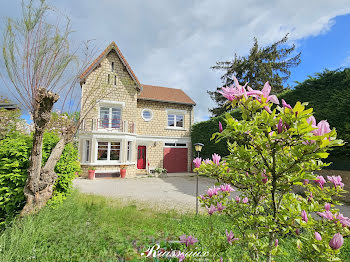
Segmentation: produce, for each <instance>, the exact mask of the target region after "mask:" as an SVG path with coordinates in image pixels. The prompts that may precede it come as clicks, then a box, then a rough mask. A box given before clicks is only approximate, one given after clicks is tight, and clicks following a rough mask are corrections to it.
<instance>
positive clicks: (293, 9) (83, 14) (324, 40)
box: [0, 0, 350, 121]
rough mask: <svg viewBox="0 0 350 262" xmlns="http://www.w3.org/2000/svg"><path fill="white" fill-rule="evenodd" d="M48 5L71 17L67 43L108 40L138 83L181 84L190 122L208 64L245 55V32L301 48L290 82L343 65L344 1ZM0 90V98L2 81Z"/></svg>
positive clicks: (202, 113)
mask: <svg viewBox="0 0 350 262" xmlns="http://www.w3.org/2000/svg"><path fill="white" fill-rule="evenodd" d="M0 3H1V6H0V7H1V8H0V18H1V19H5V17H8V16H10V17H19V16H20V14H21V9H20V3H21V0H0ZM48 3H49V4H50V5H52V6H55V7H56V8H57V10H59V11H60V12H61V14H62V15H63V14H64V15H68V16H69V17H70V18H71V25H72V29H73V30H74V33H73V36H72V41H73V42H74V43H75V44H77V45H79V44H80V43H82V42H83V41H86V40H93V41H91V43H93V45H94V46H96V47H97V48H98V49H99V50H100V51H102V50H103V49H105V48H106V47H107V45H108V44H109V43H110V42H112V41H115V42H116V43H117V45H118V46H119V48H120V49H121V51H122V53H123V54H124V56H125V58H126V59H127V61H128V63H129V64H130V66H131V68H132V69H133V71H134V72H135V74H136V76H137V77H138V79H139V80H140V82H141V83H143V84H151V85H160V86H166V87H172V88H181V89H183V90H184V91H185V92H186V93H187V94H188V95H189V96H190V97H191V98H192V99H193V100H194V101H195V102H196V103H197V106H196V108H195V120H196V121H202V120H206V119H208V118H209V117H210V114H209V112H208V108H211V107H213V106H214V105H215V104H214V102H213V101H212V100H211V98H210V97H209V95H208V94H207V90H215V89H216V87H218V86H221V85H222V83H221V80H220V76H221V75H222V72H217V71H216V72H215V71H212V70H211V69H210V67H211V66H213V65H214V64H215V62H216V61H225V60H230V59H232V58H233V56H234V54H235V53H237V54H238V55H240V56H244V55H247V54H248V52H249V49H250V47H251V46H252V43H253V37H257V38H258V40H259V43H260V44H261V45H268V44H271V43H273V42H275V41H277V40H280V39H281V38H282V37H283V36H284V35H285V34H286V33H290V37H289V43H288V44H293V43H294V44H296V46H297V51H301V53H302V55H301V64H300V65H299V66H298V67H297V68H294V69H292V74H291V77H290V79H289V81H288V83H290V84H291V85H294V81H303V80H305V79H306V77H307V76H308V75H313V74H314V73H316V72H320V71H322V70H323V69H325V68H328V69H337V68H339V67H347V66H350V34H349V25H350V0H334V1H329V0H309V1H305V0H295V1H293V3H292V2H291V1H289V0H287V1H282V0H266V1H261V0H247V1H238V0H215V1H214V0H193V1H190V0H177V1H173V0H148V1H144V0H128V1H122V0H74V1H72V0H51V1H48ZM4 21H5V20H2V22H1V24H2V25H3V24H4V23H3V22H4ZM0 30H3V27H1V26H0ZM1 35H2V34H1ZM0 70H4V68H3V67H0ZM0 95H8V91H7V90H6V89H4V87H3V86H0Z"/></svg>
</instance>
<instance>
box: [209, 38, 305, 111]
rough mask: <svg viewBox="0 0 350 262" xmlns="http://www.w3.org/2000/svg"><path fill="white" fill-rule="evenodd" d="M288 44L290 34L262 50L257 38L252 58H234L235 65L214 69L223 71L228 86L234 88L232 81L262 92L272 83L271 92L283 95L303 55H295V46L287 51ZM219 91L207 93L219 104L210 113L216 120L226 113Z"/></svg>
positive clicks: (217, 65) (218, 89) (222, 64)
mask: <svg viewBox="0 0 350 262" xmlns="http://www.w3.org/2000/svg"><path fill="white" fill-rule="evenodd" d="M287 40H288V34H286V35H285V36H284V37H283V38H282V39H281V40H279V41H277V42H275V43H273V44H271V45H269V46H265V47H259V44H258V40H257V39H256V38H254V44H253V47H252V48H251V49H250V52H249V55H247V56H244V57H240V56H238V55H237V54H235V56H234V59H233V60H232V61H222V62H216V65H215V66H213V67H212V69H214V70H221V71H224V75H223V76H222V77H221V80H222V81H223V83H224V85H226V86H229V85H232V84H233V77H236V78H237V79H238V80H239V81H240V82H244V83H248V85H249V86H250V87H252V88H253V89H259V88H261V86H263V85H264V83H265V82H267V81H269V82H270V84H271V86H272V92H274V93H280V92H281V91H283V90H284V89H285V87H284V86H283V83H284V82H285V81H286V80H288V78H289V77H290V68H291V67H295V66H297V65H299V64H300V55H301V53H298V54H296V55H293V52H294V51H295V45H292V46H291V47H284V45H285V44H286V42H287ZM220 88H221V87H220ZM220 88H217V90H216V91H208V93H209V95H210V96H211V98H212V99H213V100H214V101H215V102H216V103H217V107H215V108H212V109H210V110H209V111H210V112H211V113H212V114H213V115H214V116H218V115H221V114H222V113H224V112H226V111H227V108H226V107H225V103H226V99H225V98H223V97H222V95H221V94H220V93H219V91H220Z"/></svg>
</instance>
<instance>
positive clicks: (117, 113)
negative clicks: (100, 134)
mask: <svg viewBox="0 0 350 262" xmlns="http://www.w3.org/2000/svg"><path fill="white" fill-rule="evenodd" d="M120 123H121V110H120V108H112V128H120Z"/></svg>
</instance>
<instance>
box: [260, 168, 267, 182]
mask: <svg viewBox="0 0 350 262" xmlns="http://www.w3.org/2000/svg"><path fill="white" fill-rule="evenodd" d="M262 177H263V178H262V179H261V181H262V182H263V183H264V184H266V183H267V181H268V179H267V175H266V170H265V169H264V171H263V173H262Z"/></svg>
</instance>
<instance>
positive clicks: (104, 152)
mask: <svg viewBox="0 0 350 262" xmlns="http://www.w3.org/2000/svg"><path fill="white" fill-rule="evenodd" d="M107 156H108V142H98V145H97V160H107Z"/></svg>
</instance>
